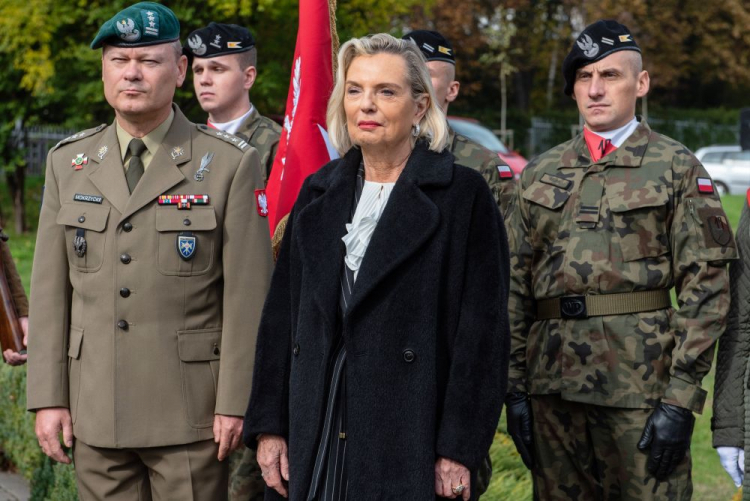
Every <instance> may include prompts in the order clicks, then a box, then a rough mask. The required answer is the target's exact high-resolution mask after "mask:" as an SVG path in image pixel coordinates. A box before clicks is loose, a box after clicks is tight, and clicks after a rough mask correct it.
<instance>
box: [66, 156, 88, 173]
mask: <svg viewBox="0 0 750 501" xmlns="http://www.w3.org/2000/svg"><path fill="white" fill-rule="evenodd" d="M88 163H89V157H87V156H86V155H85V154H84V153H79V154H78V155H76V157H75V158H74V159H73V160H72V162H71V164H70V165H71V166H72V167H73V168H74V169H75V170H81V169H83V166H84V165H86V164H88Z"/></svg>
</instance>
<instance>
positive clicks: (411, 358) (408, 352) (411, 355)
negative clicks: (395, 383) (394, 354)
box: [404, 350, 417, 364]
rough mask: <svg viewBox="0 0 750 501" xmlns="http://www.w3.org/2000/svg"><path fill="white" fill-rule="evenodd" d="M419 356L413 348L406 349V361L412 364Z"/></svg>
mask: <svg viewBox="0 0 750 501" xmlns="http://www.w3.org/2000/svg"><path fill="white" fill-rule="evenodd" d="M415 358H417V355H416V354H415V353H414V352H413V351H412V350H404V362H406V363H407V364H410V363H412V362H413V361H414V359H415Z"/></svg>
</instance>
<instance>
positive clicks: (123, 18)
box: [91, 2, 180, 49]
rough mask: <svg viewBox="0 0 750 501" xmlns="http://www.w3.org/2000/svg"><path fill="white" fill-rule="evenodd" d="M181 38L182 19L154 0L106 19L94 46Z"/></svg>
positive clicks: (166, 41)
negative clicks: (178, 18)
mask: <svg viewBox="0 0 750 501" xmlns="http://www.w3.org/2000/svg"><path fill="white" fill-rule="evenodd" d="M179 39H180V21H178V20H177V16H175V15H174V12H172V11H171V10H170V9H169V8H167V7H165V6H163V5H160V4H158V3H154V2H139V3H137V4H135V5H131V6H130V7H128V8H127V9H124V10H121V11H120V12H118V13H117V14H115V16H114V17H113V18H112V19H110V20H109V21H107V22H105V23H104V24H103V25H102V27H101V28H99V33H97V34H96V37H95V38H94V41H93V42H91V48H92V49H98V48H99V47H101V46H103V45H114V46H115V47H144V46H146V45H157V44H162V43H169V42H175V41H177V40H179Z"/></svg>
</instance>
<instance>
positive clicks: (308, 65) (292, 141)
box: [266, 0, 334, 237]
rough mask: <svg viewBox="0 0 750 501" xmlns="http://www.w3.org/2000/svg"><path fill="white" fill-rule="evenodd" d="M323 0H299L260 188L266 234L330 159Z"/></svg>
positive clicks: (329, 81)
mask: <svg viewBox="0 0 750 501" xmlns="http://www.w3.org/2000/svg"><path fill="white" fill-rule="evenodd" d="M330 20H331V16H330V14H329V10H328V0H300V2H299V29H298V30H297V47H296V49H295V50H294V59H293V61H292V77H291V82H290V84H289V94H288V97H287V101H286V114H285V116H284V129H283V131H282V133H281V139H280V140H279V148H278V151H277V153H276V158H275V160H274V163H273V168H272V169H271V176H270V178H269V180H268V186H266V195H267V199H268V223H269V227H270V229H271V237H273V233H274V231H275V229H276V225H277V224H278V223H279V221H280V220H281V219H282V218H283V217H284V216H286V215H287V214H289V212H291V210H292V206H294V201H295V200H296V199H297V195H298V194H299V190H300V188H301V187H302V182H303V181H304V180H305V178H306V177H307V176H309V175H310V174H312V173H313V172H315V171H316V170H318V169H319V168H320V167H322V166H323V165H325V164H326V163H328V162H329V161H330V160H331V157H332V153H331V152H333V151H334V150H333V149H332V148H329V146H328V145H327V141H328V135H327V132H326V106H327V104H328V98H329V97H330V95H331V91H332V90H333V74H332V67H333V61H332V52H331V21H330Z"/></svg>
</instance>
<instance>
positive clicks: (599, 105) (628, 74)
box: [573, 51, 649, 132]
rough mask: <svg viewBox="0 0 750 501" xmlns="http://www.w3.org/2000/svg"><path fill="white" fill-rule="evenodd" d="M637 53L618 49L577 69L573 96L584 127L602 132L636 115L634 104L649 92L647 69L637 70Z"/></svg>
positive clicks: (620, 124) (622, 123) (621, 124)
mask: <svg viewBox="0 0 750 501" xmlns="http://www.w3.org/2000/svg"><path fill="white" fill-rule="evenodd" d="M638 57H639V56H638V54H637V53H636V52H633V51H620V52H615V53H614V54H611V55H609V56H607V57H605V58H604V59H602V60H601V61H597V62H595V63H592V64H589V65H588V66H584V67H583V68H580V69H579V70H578V71H577V72H576V81H575V84H574V86H573V99H575V100H576V102H577V103H578V111H580V112H581V115H582V116H583V120H584V122H586V126H587V127H588V128H589V129H590V130H592V131H594V132H605V131H608V130H613V129H617V128H619V127H622V126H624V125H625V124H627V123H628V122H629V121H630V120H632V119H633V117H634V116H635V103H636V100H637V99H638V98H639V97H643V96H645V95H646V93H648V88H649V77H648V72H646V71H638V68H637V66H636V64H635V62H636V59H634V58H638Z"/></svg>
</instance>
